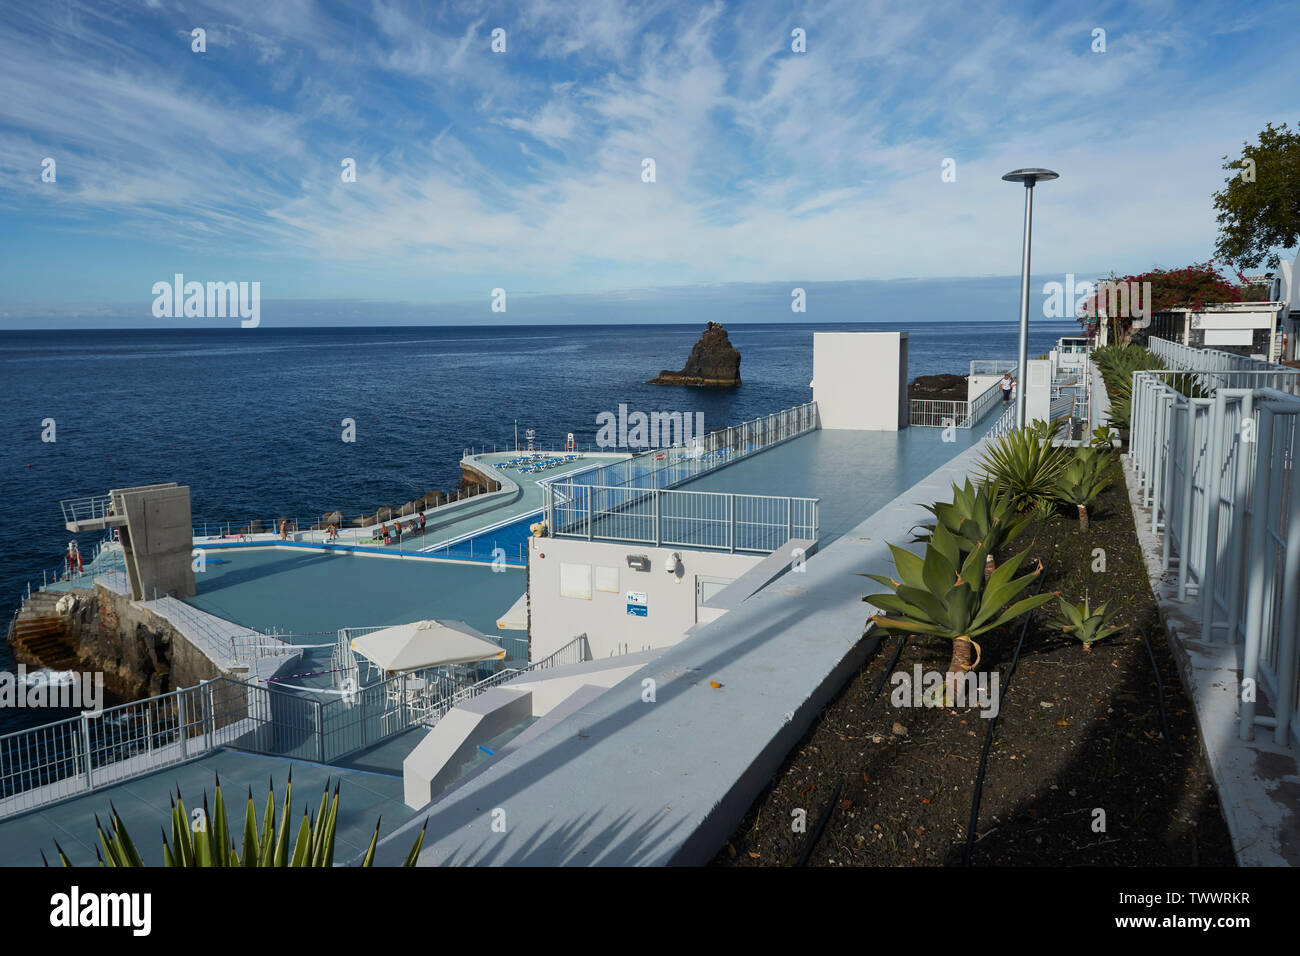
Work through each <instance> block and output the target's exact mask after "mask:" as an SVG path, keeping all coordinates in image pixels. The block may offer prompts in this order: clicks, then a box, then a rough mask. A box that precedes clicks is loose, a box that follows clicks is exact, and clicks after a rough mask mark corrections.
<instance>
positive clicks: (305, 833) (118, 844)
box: [41, 771, 428, 867]
mask: <svg viewBox="0 0 1300 956" xmlns="http://www.w3.org/2000/svg"><path fill="white" fill-rule="evenodd" d="M292 799H293V771H290V772H289V782H288V785H287V786H286V787H285V792H284V806H283V809H282V811H281V814H280V823H279V828H278V829H277V827H276V820H275V786H274V783H273V782H272V783H271V784H270V788H269V789H268V791H267V796H266V810H265V811H264V813H263V815H262V828H261V833H260V834H259V833H258V827H257V814H256V808H255V807H254V805H253V789H252V787H249V789H248V807H247V809H246V811H245V813H244V828H243V852H242V853H240V852H238V851H237V850H236V849H235V841H234V840H233V839H231V836H230V826H229V821H228V818H227V816H226V801H225V797H224V796H223V795H222V792H221V778H220V777H218V778H217V781H216V796H215V798H214V803H213V808H214V811H215V812H214V814H213V815H211V816H210V815H209V814H208V795H207V793H206V791H205V792H204V794H203V808H202V809H201V810H200V809H198V808H195V810H194V812H193V815H192V816H191V815H190V814H187V813H186V811H185V801H184V800H183V799H182V798H181V793H180V789H179V788H177V790H176V796H175V798H173V799H172V801H171V824H172V827H171V829H172V833H171V842H170V843H169V842H168V840H167V834H166V832H165V831H164V833H163V866H167V867H217V866H238V867H259V866H261V867H278V866H285V867H289V866H298V867H313V866H333V865H334V830H335V828H336V827H337V825H338V812H339V785H338V784H337V783H335V785H334V796H333V798H332V799H331V797H330V782H329V781H328V780H327V781H325V792H324V793H323V794H322V795H321V802H320V809H319V810H318V811H317V813H316V815H315V816H314V817H313V816H308V813H307V810H306V808H304V809H303V817H302V823H301V825H300V826H299V827H298V836H297V838H296V839H295V840H294V843H293V849H292V851H291V850H290V847H289V829H290V826H291V823H290V808H291V806H292ZM109 808H110V810H111V815H110V817H109V828H108V829H107V830H105V829H104V826H103V825H102V824H101V823H100V820H99V816H98V814H96V816H95V830H96V831H97V833H98V837H99V846H98V847H97V848H96V849H95V856H96V858H98V860H99V865H100V866H112V867H118V866H121V867H135V866H144V865H145V863H144V860H143V859H142V858H141V856H140V853H139V852H138V851H137V850H136V847H135V842H134V841H133V840H132V839H131V835H130V834H129V833H128V832H127V829H126V824H124V823H123V822H122V818H121V816H119V815H118V812H117V808H116V807H114V806H113V805H112V804H111V803H110V804H109ZM427 826H428V820H427V819H426V820H425V826H424V827H421V829H420V834H419V836H418V837H416V840H415V844H414V846H412V847H411V850H410V852H409V853H407V855H406V861H405V862H404V863H403V866H414V865H415V860H416V857H417V856H419V854H420V847H421V846H422V845H423V844H424V831H425V828H427ZM378 842H379V821H376V823H375V832H374V834H373V835H372V836H371V837H370V847H369V848H368V849H367V850H366V855H365V858H364V859H363V860H362V862H361V865H362V866H373V865H374V859H375V847H376V845H377V844H378ZM54 848H55V850H56V851H57V852H58V855H59V859H60V861H62V863H63V865H64V866H65V867H68V866H72V863H71V861H70V860H69V859H68V857H67V854H65V853H64V852H63V848H62V847H61V846H59V844H58V841H55V844H54ZM41 859H42V860H43V861H45V865H46V866H49V861H48V860H45V854H44V853H43V852H42V853H41Z"/></svg>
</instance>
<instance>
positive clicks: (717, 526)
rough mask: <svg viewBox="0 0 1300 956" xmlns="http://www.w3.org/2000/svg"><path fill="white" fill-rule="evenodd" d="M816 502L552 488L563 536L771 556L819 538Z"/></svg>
mask: <svg viewBox="0 0 1300 956" xmlns="http://www.w3.org/2000/svg"><path fill="white" fill-rule="evenodd" d="M817 502H818V499H816V498H782V497H771V496H767V495H738V494H728V493H722V492H711V491H673V490H665V489H660V488H635V487H628V486H624V485H569V484H567V483H566V484H555V485H549V486H547V489H546V515H547V527H548V528H549V529H550V533H551V534H552V535H554V536H556V537H564V538H585V539H586V540H588V541H620V542H631V543H637V544H650V545H655V546H656V547H687V548H706V549H719V550H724V551H730V552H736V551H745V552H757V553H760V554H768V553H771V552H772V551H775V550H776V549H777V548H779V547H781V545H783V544H785V542H787V541H789V540H791V539H792V538H807V539H809V540H812V541H816V540H817V533H818V527H817Z"/></svg>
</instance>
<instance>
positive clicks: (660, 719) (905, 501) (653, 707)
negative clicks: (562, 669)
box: [377, 434, 980, 866]
mask: <svg viewBox="0 0 1300 956" xmlns="http://www.w3.org/2000/svg"><path fill="white" fill-rule="evenodd" d="M858 437H859V438H861V435H860V434H859V435H858ZM797 444H798V443H797V442H791V443H790V446H789V447H790V448H792V449H793V448H795V446H796V445H797ZM918 447H919V446H918ZM946 447H947V449H948V451H949V456H948V457H949V458H951V460H949V461H946V463H943V464H942V466H941V467H939V468H938V469H937V470H934V471H933V472H931V473H930V474H928V475H925V476H924V477H921V476H917V475H916V474H915V473H913V474H911V475H906V474H905V475H904V476H902V477H901V478H900V479H899V480H900V481H901V482H904V483H906V484H905V491H904V493H902V494H901V495H897V496H895V497H893V499H892V500H888V498H886V499H885V500H880V498H879V497H878V496H881V495H884V494H885V491H884V490H883V489H879V488H872V487H870V486H865V487H863V488H862V489H861V497H862V499H863V504H862V507H863V508H864V510H866V511H869V512H871V515H870V517H868V518H867V519H866V520H865V521H862V522H861V523H859V524H857V525H856V526H854V527H851V528H848V529H846V530H844V531H843V532H842V533H840V534H839V536H838V537H837V538H836V540H835V541H834V542H832V543H831V544H830V545H829V546H827V547H826V548H824V549H822V550H820V551H819V552H818V553H817V554H816V555H814V556H813V557H812V558H810V559H809V560H808V562H807V563H806V565H805V566H804V571H803V572H802V573H801V574H798V575H796V574H794V573H790V574H787V575H785V576H784V577H782V578H779V579H777V580H776V581H775V582H773V583H772V584H771V585H769V586H768V587H766V588H765V589H763V590H761V591H759V592H758V593H757V594H755V595H753V596H752V597H750V598H749V599H748V600H746V601H744V602H742V603H741V605H740V606H739V607H737V608H736V609H734V610H732V611H730V612H728V613H727V614H726V615H725V616H724V617H722V618H720V619H719V620H717V621H714V622H712V623H711V624H707V625H705V626H703V627H701V628H699V629H698V630H696V631H694V632H693V633H691V634H690V635H688V636H687V637H686V639H685V640H683V641H682V642H681V643H680V644H677V645H675V646H673V647H670V648H668V649H667V650H666V651H664V653H663V654H662V655H661V656H660V657H658V658H657V659H656V660H655V661H654V662H652V663H650V664H648V665H646V666H645V667H643V668H642V669H641V670H640V671H638V672H637V673H635V674H633V675H632V676H631V677H629V678H628V679H626V680H625V681H623V682H622V683H620V684H619V685H616V686H615V687H614V688H613V689H611V690H610V691H608V692H606V693H604V694H602V695H600V696H598V697H597V698H595V699H594V700H592V701H591V702H590V703H589V704H588V705H586V706H584V707H582V708H581V709H579V710H578V711H577V712H576V713H574V714H572V715H570V716H569V717H567V718H566V719H564V720H562V721H560V722H559V723H557V724H556V725H555V726H553V727H551V728H550V729H548V730H547V731H546V732H545V733H543V734H541V735H539V736H538V738H537V739H535V740H534V741H532V742H531V744H530V745H529V746H528V747H523V748H520V749H519V750H518V751H515V752H512V753H509V754H507V755H505V756H504V757H503V758H502V759H500V760H498V761H495V762H494V763H492V764H490V765H489V766H488V767H487V768H486V769H484V770H483V771H482V772H481V773H479V774H478V775H477V776H476V777H474V778H473V779H472V780H469V781H467V782H466V783H465V785H464V786H462V787H461V788H460V789H458V790H456V791H454V792H453V793H450V794H448V795H447V797H445V798H444V799H443V800H441V801H439V802H437V803H436V804H434V805H433V806H431V807H430V808H428V809H427V810H426V811H421V812H420V813H418V814H417V816H418V817H419V818H420V819H423V818H424V816H425V814H426V812H427V813H428V814H429V833H428V836H427V837H426V841H425V848H424V849H423V851H422V852H421V854H420V859H419V863H420V865H423V866H434V865H444V864H459V865H528V866H552V865H613V866H628V865H648V866H653V865H700V864H703V863H706V862H707V861H708V860H709V859H711V858H712V856H713V854H714V853H716V852H717V850H718V848H719V847H721V845H722V843H723V842H724V841H725V840H726V838H727V836H728V835H729V834H730V832H731V830H732V828H733V827H734V826H735V824H736V823H737V822H738V821H739V820H740V819H741V817H742V816H743V814H744V813H745V811H746V810H747V809H748V807H749V806H750V805H751V803H752V802H753V800H754V798H755V797H756V796H757V795H758V793H760V792H761V790H762V788H763V787H764V786H765V785H766V784H767V782H768V781H769V780H770V779H771V777H772V774H773V773H774V772H775V771H776V769H777V768H778V767H779V766H780V763H781V761H782V760H783V759H784V758H785V756H786V754H788V753H789V751H790V749H791V748H792V747H793V746H794V745H795V744H797V742H798V741H799V740H800V738H801V737H802V735H803V734H804V733H805V732H806V730H807V728H808V727H809V726H810V725H811V723H812V721H813V720H814V719H815V718H816V716H817V714H818V713H820V711H821V710H822V708H823V707H824V706H825V705H826V703H827V702H828V701H829V700H830V698H831V697H832V696H833V695H834V693H835V692H836V691H837V690H838V689H839V688H840V687H841V686H842V684H843V682H844V681H845V680H846V679H847V678H848V676H850V675H851V674H852V673H853V671H854V670H855V669H856V668H857V667H858V666H860V664H861V661H862V660H863V659H865V656H866V654H867V652H868V651H869V650H870V648H871V647H872V646H873V645H874V638H866V639H864V636H863V630H864V627H865V622H866V618H867V616H868V614H869V613H870V610H869V608H868V606H867V605H864V604H863V603H862V600H861V599H862V595H863V594H864V593H866V592H865V587H866V585H865V584H864V582H863V579H862V578H861V576H860V574H861V573H862V572H865V571H876V572H887V571H888V570H889V569H890V567H891V566H892V563H891V556H890V552H889V549H888V547H887V542H889V541H895V542H897V541H900V540H906V538H907V537H909V536H910V535H909V529H910V528H911V527H912V526H913V525H914V524H916V523H917V522H919V521H922V520H924V519H925V517H926V516H927V514H928V512H926V511H925V510H924V509H923V508H922V507H921V503H922V502H929V501H934V500H938V499H942V498H943V497H945V496H946V495H947V494H948V493H949V491H950V488H949V486H950V484H951V483H952V482H954V481H957V482H960V481H961V479H962V477H963V476H964V475H966V474H968V473H969V472H970V470H971V469H973V468H975V467H977V464H978V457H979V453H980V449H979V448H978V447H971V448H968V449H966V450H965V451H963V452H961V453H960V454H957V455H956V457H955V458H954V457H952V455H953V454H956V452H957V451H958V449H957V448H955V447H954V445H953V444H951V443H949V444H947V446H946ZM940 454H941V453H940ZM928 460H929V459H928V456H927V455H923V456H920V457H919V458H917V459H915V460H913V461H912V464H911V467H914V468H922V467H924V465H925V464H926V463H928ZM720 476H721V473H719V477H720ZM914 482H915V483H916V484H913V483H914ZM766 490H767V491H768V492H771V491H773V490H775V489H774V488H771V487H769V488H768V489H766ZM813 490H816V489H815V488H814V489H813ZM647 679H648V680H653V681H654V686H655V688H656V696H655V700H654V702H652V703H647V702H646V701H645V700H643V698H642V692H643V686H644V684H643V682H644V681H645V680H647ZM715 684H716V685H718V686H714V685H715ZM496 811H504V814H505V816H504V822H505V827H504V832H499V830H500V828H499V827H498V828H496V829H494V827H493V823H494V820H500V819H502V818H501V816H500V814H499V813H497V812H496ZM408 829H409V825H408V827H407V828H404V830H408ZM410 837H411V833H410V832H403V831H399V832H398V833H396V834H394V835H393V837H391V838H390V839H389V840H388V841H387V842H383V841H381V844H380V851H379V854H378V856H377V862H381V863H387V864H390V865H391V864H394V863H397V862H400V860H401V858H402V857H403V856H404V855H405V847H409V845H410Z"/></svg>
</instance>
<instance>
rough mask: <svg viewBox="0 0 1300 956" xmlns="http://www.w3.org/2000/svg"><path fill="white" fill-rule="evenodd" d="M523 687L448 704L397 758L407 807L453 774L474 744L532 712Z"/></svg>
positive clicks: (426, 796) (469, 755)
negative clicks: (447, 707)
mask: <svg viewBox="0 0 1300 956" xmlns="http://www.w3.org/2000/svg"><path fill="white" fill-rule="evenodd" d="M530 697H531V695H530V694H529V693H528V692H527V691H520V690H508V689H506V688H504V687H494V688H492V689H491V690H488V691H484V692H483V693H482V694H480V695H479V696H478V697H474V698H471V699H470V700H467V701H465V702H464V703H463V704H460V705H459V706H457V707H454V708H452V709H451V710H450V711H448V712H447V714H446V716H444V717H443V718H442V719H441V720H439V721H438V722H437V723H436V724H434V726H433V729H432V730H430V731H429V733H428V734H427V735H426V736H425V738H424V739H423V740H421V741H420V742H419V743H418V744H416V746H415V749H414V750H412V751H411V752H410V753H409V754H407V756H406V759H405V760H403V761H402V790H403V796H404V797H405V799H406V805H407V806H408V807H416V808H418V807H422V806H424V805H425V804H426V803H428V802H429V801H430V800H432V799H433V798H434V797H435V796H437V795H438V794H439V793H441V792H442V791H443V789H444V788H446V786H447V785H448V784H450V783H452V782H453V781H454V780H455V778H456V777H457V776H458V774H459V771H460V768H461V765H462V764H464V763H465V762H466V761H467V760H469V759H471V758H472V757H473V756H474V752H475V750H476V749H477V748H478V745H479V744H481V743H484V742H486V741H488V740H491V739H492V738H493V737H495V736H496V735H497V734H499V733H502V732H503V731H506V730H509V729H510V728H511V727H512V726H514V725H515V724H518V723H520V722H521V721H523V720H525V719H527V718H528V717H530V716H532V710H533V708H532V703H531V701H530V699H529V698H530Z"/></svg>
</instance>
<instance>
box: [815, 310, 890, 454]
mask: <svg viewBox="0 0 1300 956" xmlns="http://www.w3.org/2000/svg"><path fill="white" fill-rule="evenodd" d="M812 385H813V401H815V402H816V403H817V414H818V417H819V418H820V420H821V426H822V428H842V429H856V430H860V431H891V432H893V431H898V430H899V429H900V428H906V427H907V422H908V418H909V416H908V403H907V333H906V332H814V333H813V382H812Z"/></svg>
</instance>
